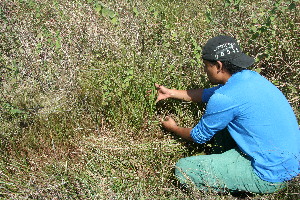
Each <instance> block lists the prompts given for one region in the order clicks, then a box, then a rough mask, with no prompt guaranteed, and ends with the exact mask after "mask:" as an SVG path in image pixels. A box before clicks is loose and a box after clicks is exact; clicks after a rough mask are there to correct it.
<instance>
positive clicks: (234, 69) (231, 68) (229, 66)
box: [208, 60, 245, 75]
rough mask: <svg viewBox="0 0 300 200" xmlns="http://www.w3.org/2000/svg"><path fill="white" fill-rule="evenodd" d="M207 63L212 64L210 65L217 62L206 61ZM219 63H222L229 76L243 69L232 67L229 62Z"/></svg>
mask: <svg viewBox="0 0 300 200" xmlns="http://www.w3.org/2000/svg"><path fill="white" fill-rule="evenodd" d="M208 62H210V63H212V64H214V65H215V64H217V61H210V60H208ZM220 62H222V63H223V66H224V68H225V69H226V70H227V71H228V73H230V74H231V75H232V74H235V73H237V72H240V71H242V70H244V69H245V68H243V67H239V66H236V65H234V64H232V63H231V62H229V61H227V60H225V61H220Z"/></svg>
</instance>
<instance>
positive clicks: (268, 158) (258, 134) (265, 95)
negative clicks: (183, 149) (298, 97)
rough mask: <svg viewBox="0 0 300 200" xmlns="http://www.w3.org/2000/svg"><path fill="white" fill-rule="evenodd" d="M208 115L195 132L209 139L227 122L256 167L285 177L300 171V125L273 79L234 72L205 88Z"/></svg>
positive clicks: (268, 176) (266, 176) (266, 175)
mask: <svg viewBox="0 0 300 200" xmlns="http://www.w3.org/2000/svg"><path fill="white" fill-rule="evenodd" d="M202 101H203V102H207V107H206V111H205V113H204V115H203V116H202V118H201V120H200V121H199V123H198V124H197V125H196V126H195V127H194V128H193V129H192V131H191V137H192V138H193V140H194V141H195V142H197V143H204V142H206V141H208V140H210V139H211V138H212V136H213V135H214V134H215V133H216V132H218V131H220V130H222V129H224V128H227V129H228V131H229V132H230V134H231V136H232V137H233V139H234V140H235V141H236V143H237V145H238V147H239V148H240V150H241V151H242V152H243V153H245V154H246V155H248V156H249V158H250V159H251V161H252V166H253V168H254V171H255V173H256V174H257V175H258V176H259V177H260V178H261V179H263V180H265V181H269V182H282V181H287V180H290V179H292V178H293V177H295V176H296V175H298V174H299V172H300V165H299V162H300V131H299V126H298V122H297V119H296V116H295V114H294V112H293V110H292V108H291V106H290V104H289V103H288V101H287V99H286V98H285V96H284V95H283V94H282V92H280V90H279V89H278V88H277V87H275V86H274V85H273V84H272V83H271V82H269V81H268V80H267V79H265V78H264V77H262V76H261V75H259V74H258V73H256V72H254V71H250V70H243V71H241V72H238V73H236V74H233V75H232V76H231V77H230V78H229V80H228V81H227V83H226V84H225V85H219V86H217V87H213V88H210V89H205V90H204V91H203V95H202Z"/></svg>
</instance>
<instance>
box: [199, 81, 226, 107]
mask: <svg viewBox="0 0 300 200" xmlns="http://www.w3.org/2000/svg"><path fill="white" fill-rule="evenodd" d="M221 86H223V85H221V84H220V85H218V86H216V87H212V88H207V89H204V90H203V93H202V102H203V103H207V102H208V100H209V98H210V97H211V96H212V95H213V94H214V92H215V91H216V90H217V89H219V88H220V87H221Z"/></svg>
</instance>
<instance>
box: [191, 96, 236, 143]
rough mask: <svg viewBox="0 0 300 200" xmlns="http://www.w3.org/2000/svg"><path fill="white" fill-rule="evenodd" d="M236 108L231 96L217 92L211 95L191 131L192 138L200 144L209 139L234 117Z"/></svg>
mask: <svg viewBox="0 0 300 200" xmlns="http://www.w3.org/2000/svg"><path fill="white" fill-rule="evenodd" d="M236 108H237V106H236V104H235V103H234V101H233V100H232V99H231V98H229V97H227V96H225V95H223V94H219V93H215V94H214V95H212V96H211V98H210V99H209V101H208V104H207V107H206V111H205V114H204V115H203V116H202V118H201V120H200V121H199V123H198V124H197V125H196V126H195V127H194V128H193V129H192V131H191V137H192V138H193V140H194V141H195V142H197V143H200V144H201V143H205V142H207V141H209V140H210V139H211V138H212V137H213V135H214V134H216V133H217V132H218V131H220V130H223V129H224V128H226V127H227V126H228V124H229V123H230V122H231V121H232V120H233V119H234V117H235V113H236Z"/></svg>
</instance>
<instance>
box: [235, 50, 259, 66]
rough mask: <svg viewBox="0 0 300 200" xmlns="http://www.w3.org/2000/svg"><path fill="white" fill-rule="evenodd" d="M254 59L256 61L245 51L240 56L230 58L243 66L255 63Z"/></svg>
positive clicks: (237, 64)
mask: <svg viewBox="0 0 300 200" xmlns="http://www.w3.org/2000/svg"><path fill="white" fill-rule="evenodd" d="M254 61H255V59H254V58H252V57H250V56H248V55H246V54H243V53H242V54H241V55H240V56H239V57H236V58H234V59H232V60H230V62H231V63H232V64H234V65H236V66H239V67H242V68H247V67H250V66H251V65H252V64H253V63H254Z"/></svg>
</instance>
